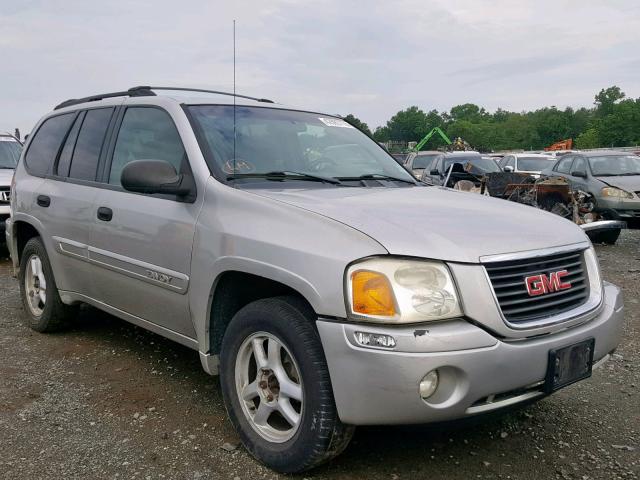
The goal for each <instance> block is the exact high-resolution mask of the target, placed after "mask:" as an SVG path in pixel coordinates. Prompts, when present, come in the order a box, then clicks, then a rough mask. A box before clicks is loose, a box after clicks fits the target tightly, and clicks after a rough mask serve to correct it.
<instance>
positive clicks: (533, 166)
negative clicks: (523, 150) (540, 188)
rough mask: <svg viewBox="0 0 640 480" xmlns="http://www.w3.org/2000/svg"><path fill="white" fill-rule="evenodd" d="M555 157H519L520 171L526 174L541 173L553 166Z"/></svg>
mask: <svg viewBox="0 0 640 480" xmlns="http://www.w3.org/2000/svg"><path fill="white" fill-rule="evenodd" d="M555 161H556V159H555V158H553V157H518V170H522V171H524V172H541V171H542V170H544V169H545V168H547V167H550V166H552V165H553V162H555Z"/></svg>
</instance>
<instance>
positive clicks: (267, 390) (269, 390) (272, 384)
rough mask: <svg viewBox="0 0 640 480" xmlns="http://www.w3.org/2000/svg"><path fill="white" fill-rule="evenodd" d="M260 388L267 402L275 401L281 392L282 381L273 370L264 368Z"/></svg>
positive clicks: (259, 383)
mask: <svg viewBox="0 0 640 480" xmlns="http://www.w3.org/2000/svg"><path fill="white" fill-rule="evenodd" d="M258 388H259V390H260V393H261V394H262V396H263V397H264V398H265V399H266V400H267V402H271V401H273V400H274V399H275V398H277V396H278V394H279V393H280V382H278V378H277V377H276V374H275V373H273V370H270V369H264V370H262V372H261V373H260V380H259V382H258Z"/></svg>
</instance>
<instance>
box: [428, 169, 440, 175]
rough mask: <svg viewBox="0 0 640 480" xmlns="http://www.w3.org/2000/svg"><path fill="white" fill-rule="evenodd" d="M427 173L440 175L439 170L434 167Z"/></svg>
mask: <svg viewBox="0 0 640 480" xmlns="http://www.w3.org/2000/svg"><path fill="white" fill-rule="evenodd" d="M429 175H440V172H439V171H438V170H437V169H436V168H434V169H433V170H431V171H430V172H429Z"/></svg>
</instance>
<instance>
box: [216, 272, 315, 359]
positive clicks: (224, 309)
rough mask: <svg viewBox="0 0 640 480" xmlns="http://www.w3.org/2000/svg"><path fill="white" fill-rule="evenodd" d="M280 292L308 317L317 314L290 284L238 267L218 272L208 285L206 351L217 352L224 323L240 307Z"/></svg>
mask: <svg viewBox="0 0 640 480" xmlns="http://www.w3.org/2000/svg"><path fill="white" fill-rule="evenodd" d="M282 296H287V297H289V298H291V299H295V303H296V308H298V309H300V311H301V312H303V313H305V314H306V315H307V317H308V318H316V317H317V315H316V312H315V310H314V309H313V307H312V305H311V302H309V300H308V299H307V298H306V297H305V296H304V295H303V294H302V293H300V292H299V291H298V290H296V289H295V288H293V287H291V286H290V285H287V284H285V283H282V282H280V281H277V280H273V279H271V278H267V277H263V276H260V275H255V274H252V273H248V272H243V271H238V270H229V271H225V272H222V273H221V274H220V275H218V277H217V278H216V279H215V281H214V283H213V286H212V288H211V294H210V301H209V309H208V315H207V336H208V340H209V352H210V353H211V354H213V355H218V354H219V353H220V348H221V345H222V339H223V337H224V334H225V331H226V329H227V326H228V325H229V323H230V322H231V319H232V318H233V316H234V315H235V314H236V313H237V312H238V311H239V310H240V309H242V308H243V307H244V306H246V305H248V304H249V303H252V302H254V301H256V300H260V299H264V298H272V297H282Z"/></svg>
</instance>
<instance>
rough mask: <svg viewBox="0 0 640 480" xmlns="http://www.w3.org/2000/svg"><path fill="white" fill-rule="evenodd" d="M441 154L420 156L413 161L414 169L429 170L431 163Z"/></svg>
mask: <svg viewBox="0 0 640 480" xmlns="http://www.w3.org/2000/svg"><path fill="white" fill-rule="evenodd" d="M438 155H439V154H437V153H432V154H428V155H418V156H417V157H416V158H414V159H413V168H427V166H428V165H429V164H430V163H431V161H432V160H433V159H434V157H437V156H438Z"/></svg>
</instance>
